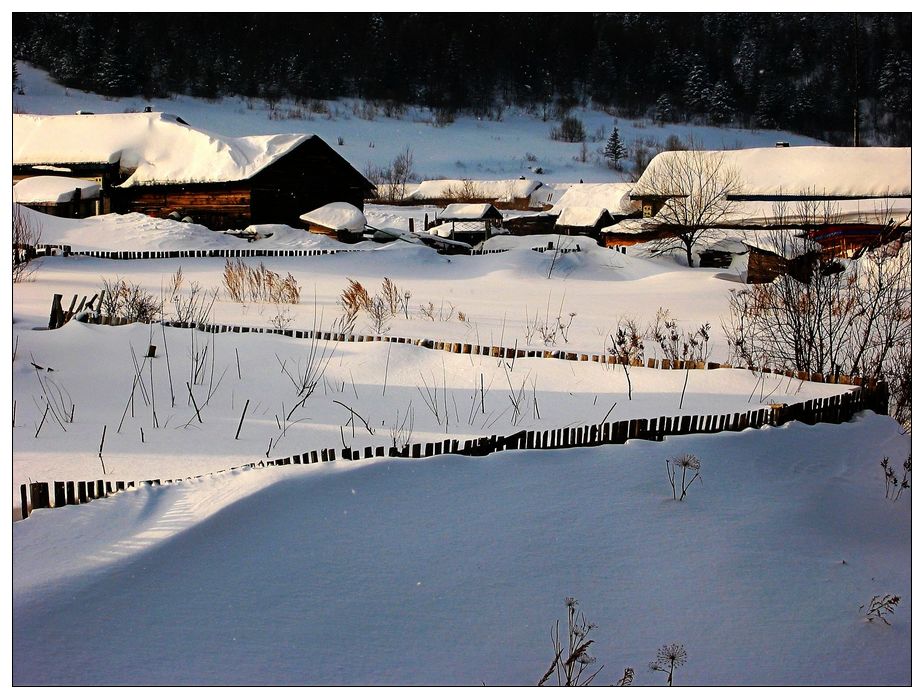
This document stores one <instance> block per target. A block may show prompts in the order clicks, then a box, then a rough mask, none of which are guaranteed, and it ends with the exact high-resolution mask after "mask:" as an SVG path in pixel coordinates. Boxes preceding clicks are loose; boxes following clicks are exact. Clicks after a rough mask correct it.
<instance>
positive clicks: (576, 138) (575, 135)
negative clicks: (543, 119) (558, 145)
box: [549, 114, 587, 143]
mask: <svg viewBox="0 0 924 699" xmlns="http://www.w3.org/2000/svg"><path fill="white" fill-rule="evenodd" d="M549 138H551V139H552V140H553V141H565V142H567V143H580V142H581V141H584V140H586V138H587V132H586V130H585V129H584V122H583V121H581V120H580V119H578V118H577V117H576V116H574V115H573V114H566V115H565V116H563V117H562V119H561V121H560V122H559V124H558V126H553V127H552V129H551V131H549Z"/></svg>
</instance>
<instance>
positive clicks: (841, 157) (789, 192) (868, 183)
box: [632, 146, 911, 198]
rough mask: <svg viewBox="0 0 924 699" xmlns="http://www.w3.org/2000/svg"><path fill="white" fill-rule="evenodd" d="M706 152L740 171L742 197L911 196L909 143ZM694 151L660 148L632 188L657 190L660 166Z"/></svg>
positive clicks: (643, 191) (636, 192)
mask: <svg viewBox="0 0 924 699" xmlns="http://www.w3.org/2000/svg"><path fill="white" fill-rule="evenodd" d="M700 153H701V154H702V153H703V152H702V151H700ZM706 153H709V154H713V153H714V154H715V155H716V156H717V157H721V158H722V159H723V164H724V165H725V166H726V167H728V168H729V169H730V170H732V171H736V172H737V173H738V175H739V176H740V179H741V189H740V190H739V192H738V194H739V195H740V196H744V197H777V196H790V197H804V196H806V194H808V195H809V196H816V197H821V196H825V197H842V198H849V197H910V196H911V149H910V148H836V147H831V146H798V147H790V148H746V149H742V150H728V151H706ZM693 157H696V155H695V154H694V152H692V151H667V152H664V153H659V154H658V155H656V156H655V157H654V158H653V159H652V161H651V163H650V164H649V165H648V167H647V168H646V169H645V172H644V173H642V176H641V177H640V178H639V181H638V182H637V183H636V186H635V187H634V188H633V190H632V194H633V195H634V196H644V195H646V194H658V193H659V192H658V187H657V186H656V184H655V183H654V181H653V179H654V175H655V174H656V173H657V172H658V170H659V168H662V167H665V166H669V165H670V164H671V163H674V162H680V163H683V162H684V161H687V160H689V159H690V158H693ZM672 194H680V193H672ZM682 194H689V192H682Z"/></svg>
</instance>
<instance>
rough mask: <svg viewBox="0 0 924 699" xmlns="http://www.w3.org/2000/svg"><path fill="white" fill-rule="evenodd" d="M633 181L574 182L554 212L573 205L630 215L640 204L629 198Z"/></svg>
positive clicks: (552, 210)
mask: <svg viewBox="0 0 924 699" xmlns="http://www.w3.org/2000/svg"><path fill="white" fill-rule="evenodd" d="M633 186H635V185H634V183H633V182H606V183H603V184H583V183H582V184H573V185H571V186H570V187H569V188H568V189H567V190H566V191H565V193H564V194H562V195H561V198H560V199H559V200H558V201H557V202H556V203H555V205H554V206H553V207H552V208H551V212H552V213H557V212H560V211H562V210H564V209H570V208H571V207H593V208H598V209H606V210H607V211H609V212H610V213H611V214H613V215H614V216H621V215H628V214H631V213H633V212H634V211H637V210H638V209H639V205H638V203H637V202H634V201H632V200H631V199H630V198H629V193H630V192H631V191H632V187H633Z"/></svg>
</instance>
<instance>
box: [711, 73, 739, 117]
mask: <svg viewBox="0 0 924 699" xmlns="http://www.w3.org/2000/svg"><path fill="white" fill-rule="evenodd" d="M734 113H735V110H734V107H733V105H732V94H731V90H729V89H728V84H727V83H726V82H725V81H724V80H719V81H718V82H717V83H716V84H715V86H714V87H713V88H712V90H711V91H710V94H709V118H710V119H711V120H712V122H713V123H715V124H727V123H728V122H729V121H731V118H732V116H733V115H734Z"/></svg>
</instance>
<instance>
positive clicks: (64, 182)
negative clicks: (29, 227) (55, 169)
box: [13, 175, 100, 218]
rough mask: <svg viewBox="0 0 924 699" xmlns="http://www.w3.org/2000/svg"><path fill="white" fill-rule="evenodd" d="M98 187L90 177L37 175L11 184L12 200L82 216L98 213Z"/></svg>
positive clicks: (53, 212) (47, 211) (68, 215)
mask: <svg viewBox="0 0 924 699" xmlns="http://www.w3.org/2000/svg"><path fill="white" fill-rule="evenodd" d="M99 190H100V186H99V184H98V183H97V182H91V181H90V180H81V179H77V178H75V177H60V176H57V175H39V176H37V177H28V178H26V179H24V180H20V181H19V182H17V183H16V184H15V185H13V201H14V202H16V203H17V204H23V205H24V206H28V207H29V208H30V209H35V210H36V211H41V212H42V213H45V214H51V215H52V216H61V217H63V218H86V217H87V216H93V215H95V214H98V213H99Z"/></svg>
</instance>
